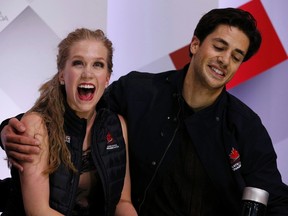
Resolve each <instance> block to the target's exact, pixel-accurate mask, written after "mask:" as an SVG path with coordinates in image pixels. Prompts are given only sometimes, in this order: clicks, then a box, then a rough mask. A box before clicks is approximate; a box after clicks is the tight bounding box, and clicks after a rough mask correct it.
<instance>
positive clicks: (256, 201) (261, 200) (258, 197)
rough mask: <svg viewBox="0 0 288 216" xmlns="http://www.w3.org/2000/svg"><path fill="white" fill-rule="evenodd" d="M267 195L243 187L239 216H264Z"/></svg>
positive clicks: (257, 189) (259, 190) (263, 191)
mask: <svg viewBox="0 0 288 216" xmlns="http://www.w3.org/2000/svg"><path fill="white" fill-rule="evenodd" d="M268 198H269V193H268V192H267V191H265V190H262V189H259V188H255V187H245V188H244V191H243V195H242V212H241V216H265V214H266V206H267V202H268Z"/></svg>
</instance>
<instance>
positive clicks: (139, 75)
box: [120, 70, 177, 79]
mask: <svg viewBox="0 0 288 216" xmlns="http://www.w3.org/2000/svg"><path fill="white" fill-rule="evenodd" d="M176 72H177V70H168V71H160V72H159V71H150V72H147V71H131V72H129V73H128V74H126V75H124V76H122V77H121V78H125V79H155V78H156V79H157V78H159V79H160V78H162V77H167V76H169V75H171V74H173V73H176ZM121 78H120V79H121Z"/></svg>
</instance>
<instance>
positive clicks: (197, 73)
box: [190, 25, 249, 91]
mask: <svg viewBox="0 0 288 216" xmlns="http://www.w3.org/2000/svg"><path fill="white" fill-rule="evenodd" d="M248 47H249V38H248V37H247V36H246V35H245V34H244V32H243V31H241V30H239V29H238V28H236V27H231V26H228V25H219V26H218V27H217V28H216V29H215V30H214V31H213V32H212V33H211V34H209V35H208V36H207V37H206V38H205V39H204V41H202V43H201V44H200V41H199V39H198V38H197V37H196V36H194V37H193V39H192V42H191V45H190V50H191V52H192V54H193V56H192V59H191V66H192V70H193V73H194V78H196V82H197V84H198V85H200V86H202V87H204V88H206V89H207V88H208V89H210V90H214V91H215V90H216V91H217V90H219V89H220V90H222V88H223V87H224V86H225V84H226V83H227V82H229V81H230V80H231V79H232V77H233V76H234V74H235V73H236V71H237V70H238V68H239V66H240V64H241V63H242V61H243V59H244V57H245V54H246V53H247V50H248Z"/></svg>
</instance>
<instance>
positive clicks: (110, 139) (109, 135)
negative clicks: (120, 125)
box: [106, 132, 113, 143]
mask: <svg viewBox="0 0 288 216" xmlns="http://www.w3.org/2000/svg"><path fill="white" fill-rule="evenodd" d="M106 140H107V143H110V142H112V141H113V137H112V136H111V134H110V132H108V133H107V135H106Z"/></svg>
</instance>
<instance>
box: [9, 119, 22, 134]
mask: <svg viewBox="0 0 288 216" xmlns="http://www.w3.org/2000/svg"><path fill="white" fill-rule="evenodd" d="M8 124H9V126H11V127H12V128H13V129H14V130H16V131H17V132H20V133H23V132H24V131H25V126H24V124H23V123H21V122H20V121H19V120H18V119H17V118H11V119H10V120H9V123H8Z"/></svg>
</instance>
